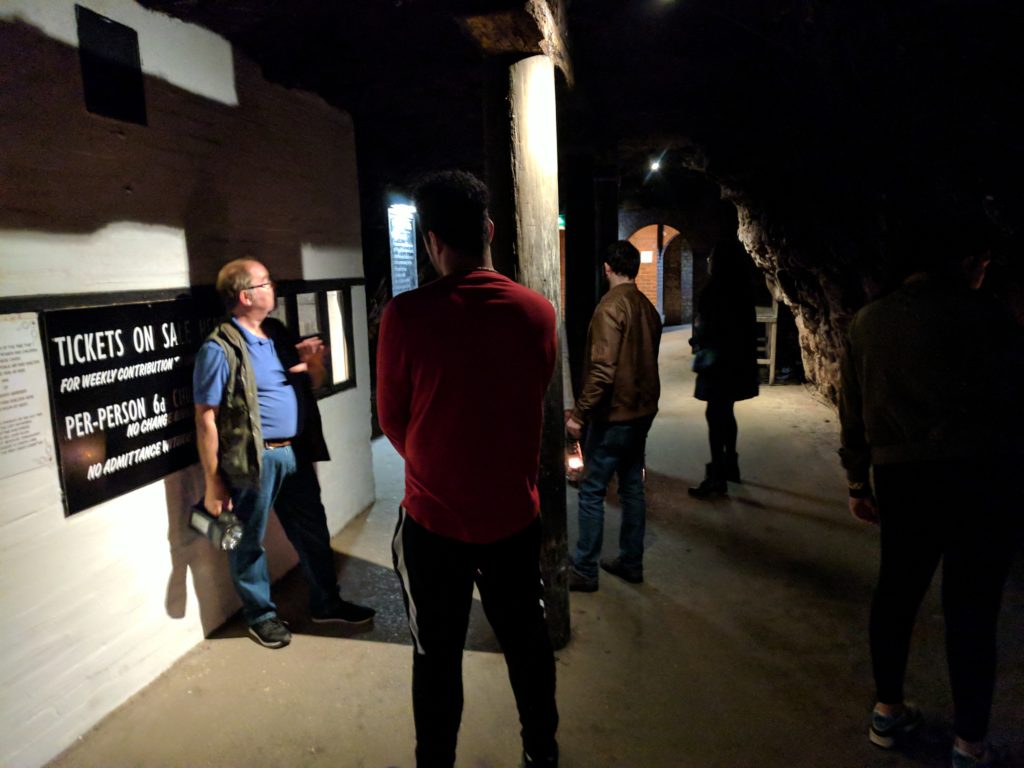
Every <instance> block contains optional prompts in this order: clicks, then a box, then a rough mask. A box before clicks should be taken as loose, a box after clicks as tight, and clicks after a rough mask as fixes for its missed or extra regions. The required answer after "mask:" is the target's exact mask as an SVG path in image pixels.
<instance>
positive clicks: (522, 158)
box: [485, 56, 569, 648]
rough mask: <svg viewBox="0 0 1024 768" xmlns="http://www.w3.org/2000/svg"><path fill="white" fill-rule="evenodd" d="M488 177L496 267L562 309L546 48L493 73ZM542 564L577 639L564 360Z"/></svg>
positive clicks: (552, 615)
mask: <svg viewBox="0 0 1024 768" xmlns="http://www.w3.org/2000/svg"><path fill="white" fill-rule="evenodd" d="M487 83H488V84H487V88H488V94H487V96H486V98H487V102H486V105H485V106H486V109H485V121H486V123H487V136H486V149H487V158H488V165H487V177H488V186H489V187H490V191H491V218H492V219H493V220H494V223H495V242H494V244H493V245H492V256H493V257H494V260H495V267H496V268H497V269H498V270H499V271H501V272H503V273H505V274H508V275H509V276H511V277H514V278H515V279H517V280H518V281H519V282H521V283H522V284H523V285H526V286H528V287H529V288H532V289H534V290H535V291H537V292H538V293H540V294H541V295H543V296H545V297H546V298H548V299H549V300H550V301H551V303H552V304H553V305H554V306H555V311H556V315H557V316H561V309H560V303H561V296H560V294H561V274H560V272H561V266H560V263H559V261H560V259H559V247H558V150H557V143H556V136H557V134H556V129H555V70H554V66H553V64H552V63H551V60H550V59H548V58H547V57H546V56H531V57H529V58H525V59H521V60H519V61H516V62H515V63H513V64H511V65H508V64H507V63H503V62H499V61H496V60H492V62H491V71H490V73H489V76H488V81H487ZM539 487H540V499H541V515H542V517H543V523H544V541H543V546H542V550H541V571H542V574H543V576H544V582H545V585H546V593H545V606H546V609H547V620H548V630H549V632H550V635H551V640H552V643H553V644H554V646H555V647H556V648H561V647H563V646H565V644H566V643H567V642H568V641H569V593H568V582H567V576H568V573H567V566H568V545H567V535H566V518H565V429H564V419H563V416H562V376H561V360H560V359H559V360H558V361H556V371H555V375H554V376H553V377H552V380H551V385H550V387H549V388H548V392H547V396H546V398H545V401H544V432H543V436H542V438H541V451H540V480H539Z"/></svg>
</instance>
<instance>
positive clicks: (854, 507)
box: [850, 496, 878, 525]
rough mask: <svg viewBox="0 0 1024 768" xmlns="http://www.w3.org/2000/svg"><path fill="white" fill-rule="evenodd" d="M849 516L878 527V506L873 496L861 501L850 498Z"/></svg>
mask: <svg viewBox="0 0 1024 768" xmlns="http://www.w3.org/2000/svg"><path fill="white" fill-rule="evenodd" d="M850 514H851V515H853V516H854V518H855V519H857V520H860V521H861V522H862V523H871V524H872V525H878V505H877V504H876V503H875V499H874V497H873V496H865V497H864V498H862V499H856V498H854V497H853V496H851V497H850Z"/></svg>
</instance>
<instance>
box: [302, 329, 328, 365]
mask: <svg viewBox="0 0 1024 768" xmlns="http://www.w3.org/2000/svg"><path fill="white" fill-rule="evenodd" d="M295 350H296V351H297V352H298V353H299V360H301V361H302V362H304V363H309V362H310V361H314V360H322V359H323V356H324V352H326V351H327V346H326V345H325V344H324V341H323V339H321V338H320V337H319V336H310V337H309V338H308V339H303V340H302V341H300V342H299V343H298V344H296V345H295Z"/></svg>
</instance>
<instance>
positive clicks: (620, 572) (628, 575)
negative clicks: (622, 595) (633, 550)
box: [601, 557, 644, 584]
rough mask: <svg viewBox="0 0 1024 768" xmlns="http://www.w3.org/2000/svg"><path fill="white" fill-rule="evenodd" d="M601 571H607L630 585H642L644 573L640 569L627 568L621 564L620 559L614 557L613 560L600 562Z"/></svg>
mask: <svg viewBox="0 0 1024 768" xmlns="http://www.w3.org/2000/svg"><path fill="white" fill-rule="evenodd" d="M601 570H603V571H607V572H608V573H610V574H611V575H612V576H618V577H619V578H620V579H622V580H623V581H628V582H629V583H630V584H643V583H644V572H643V569H641V568H627V567H625V566H624V565H623V564H622V559H621V558H618V557H616V558H615V559H614V560H602V561H601Z"/></svg>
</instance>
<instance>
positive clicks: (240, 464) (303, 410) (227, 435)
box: [207, 318, 330, 488]
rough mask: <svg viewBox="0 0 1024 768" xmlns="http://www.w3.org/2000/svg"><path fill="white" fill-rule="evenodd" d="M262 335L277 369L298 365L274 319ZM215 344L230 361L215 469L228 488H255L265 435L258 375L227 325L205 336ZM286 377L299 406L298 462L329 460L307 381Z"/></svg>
mask: <svg viewBox="0 0 1024 768" xmlns="http://www.w3.org/2000/svg"><path fill="white" fill-rule="evenodd" d="M262 329H263V332H264V333H266V334H267V337H268V338H270V340H271V341H273V342H274V348H275V350H276V352H277V356H278V358H279V359H280V360H281V364H282V365H283V366H284V369H285V370H286V371H287V370H288V369H289V368H291V367H292V366H294V365H295V364H296V363H298V362H299V360H298V354H297V353H296V351H295V345H294V343H293V342H292V339H291V338H290V334H289V332H288V329H287V328H285V326H284V325H282V324H281V323H279V322H278V321H277V320H274V319H273V318H267V319H266V320H264V321H263V325H262ZM207 340H209V341H213V342H215V343H216V344H217V345H218V346H220V348H221V349H223V350H224V354H225V356H226V357H227V361H228V380H227V382H226V383H225V385H224V395H223V398H222V399H221V403H220V407H219V408H218V409H217V439H218V467H219V470H220V472H221V474H223V475H224V477H225V479H226V480H227V481H228V484H229V485H230V487H232V488H244V487H252V486H256V485H258V484H259V480H260V472H261V471H262V469H263V451H264V447H263V430H262V428H261V426H260V405H259V399H258V397H257V394H256V376H255V373H254V372H253V368H252V361H251V360H250V359H249V350H248V348H247V346H246V342H245V336H244V335H243V334H242V332H241V331H240V330H239V329H238V327H237V326H236V325H235V324H234V323H233V322H231V321H230V320H226V321H224V322H223V323H221V324H220V325H219V326H218V327H217V328H216V329H214V331H213V332H212V333H211V334H210V335H209V336H208V337H207ZM289 378H290V379H292V383H293V385H294V387H295V395H296V397H297V398H298V401H299V402H298V406H299V419H300V422H299V430H300V433H301V434H299V435H297V436H296V439H295V440H294V441H293V448H294V450H295V453H296V455H297V457H298V458H299V459H300V460H306V461H327V460H328V459H329V458H330V456H329V454H328V452H327V445H326V443H325V442H324V437H323V429H322V425H321V422H320V412H319V411H318V410H317V406H316V400H315V399H314V397H313V393H312V391H311V389H310V385H309V377H308V376H306V375H303V374H299V375H298V376H295V377H294V378H293V375H292V374H290V375H289Z"/></svg>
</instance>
